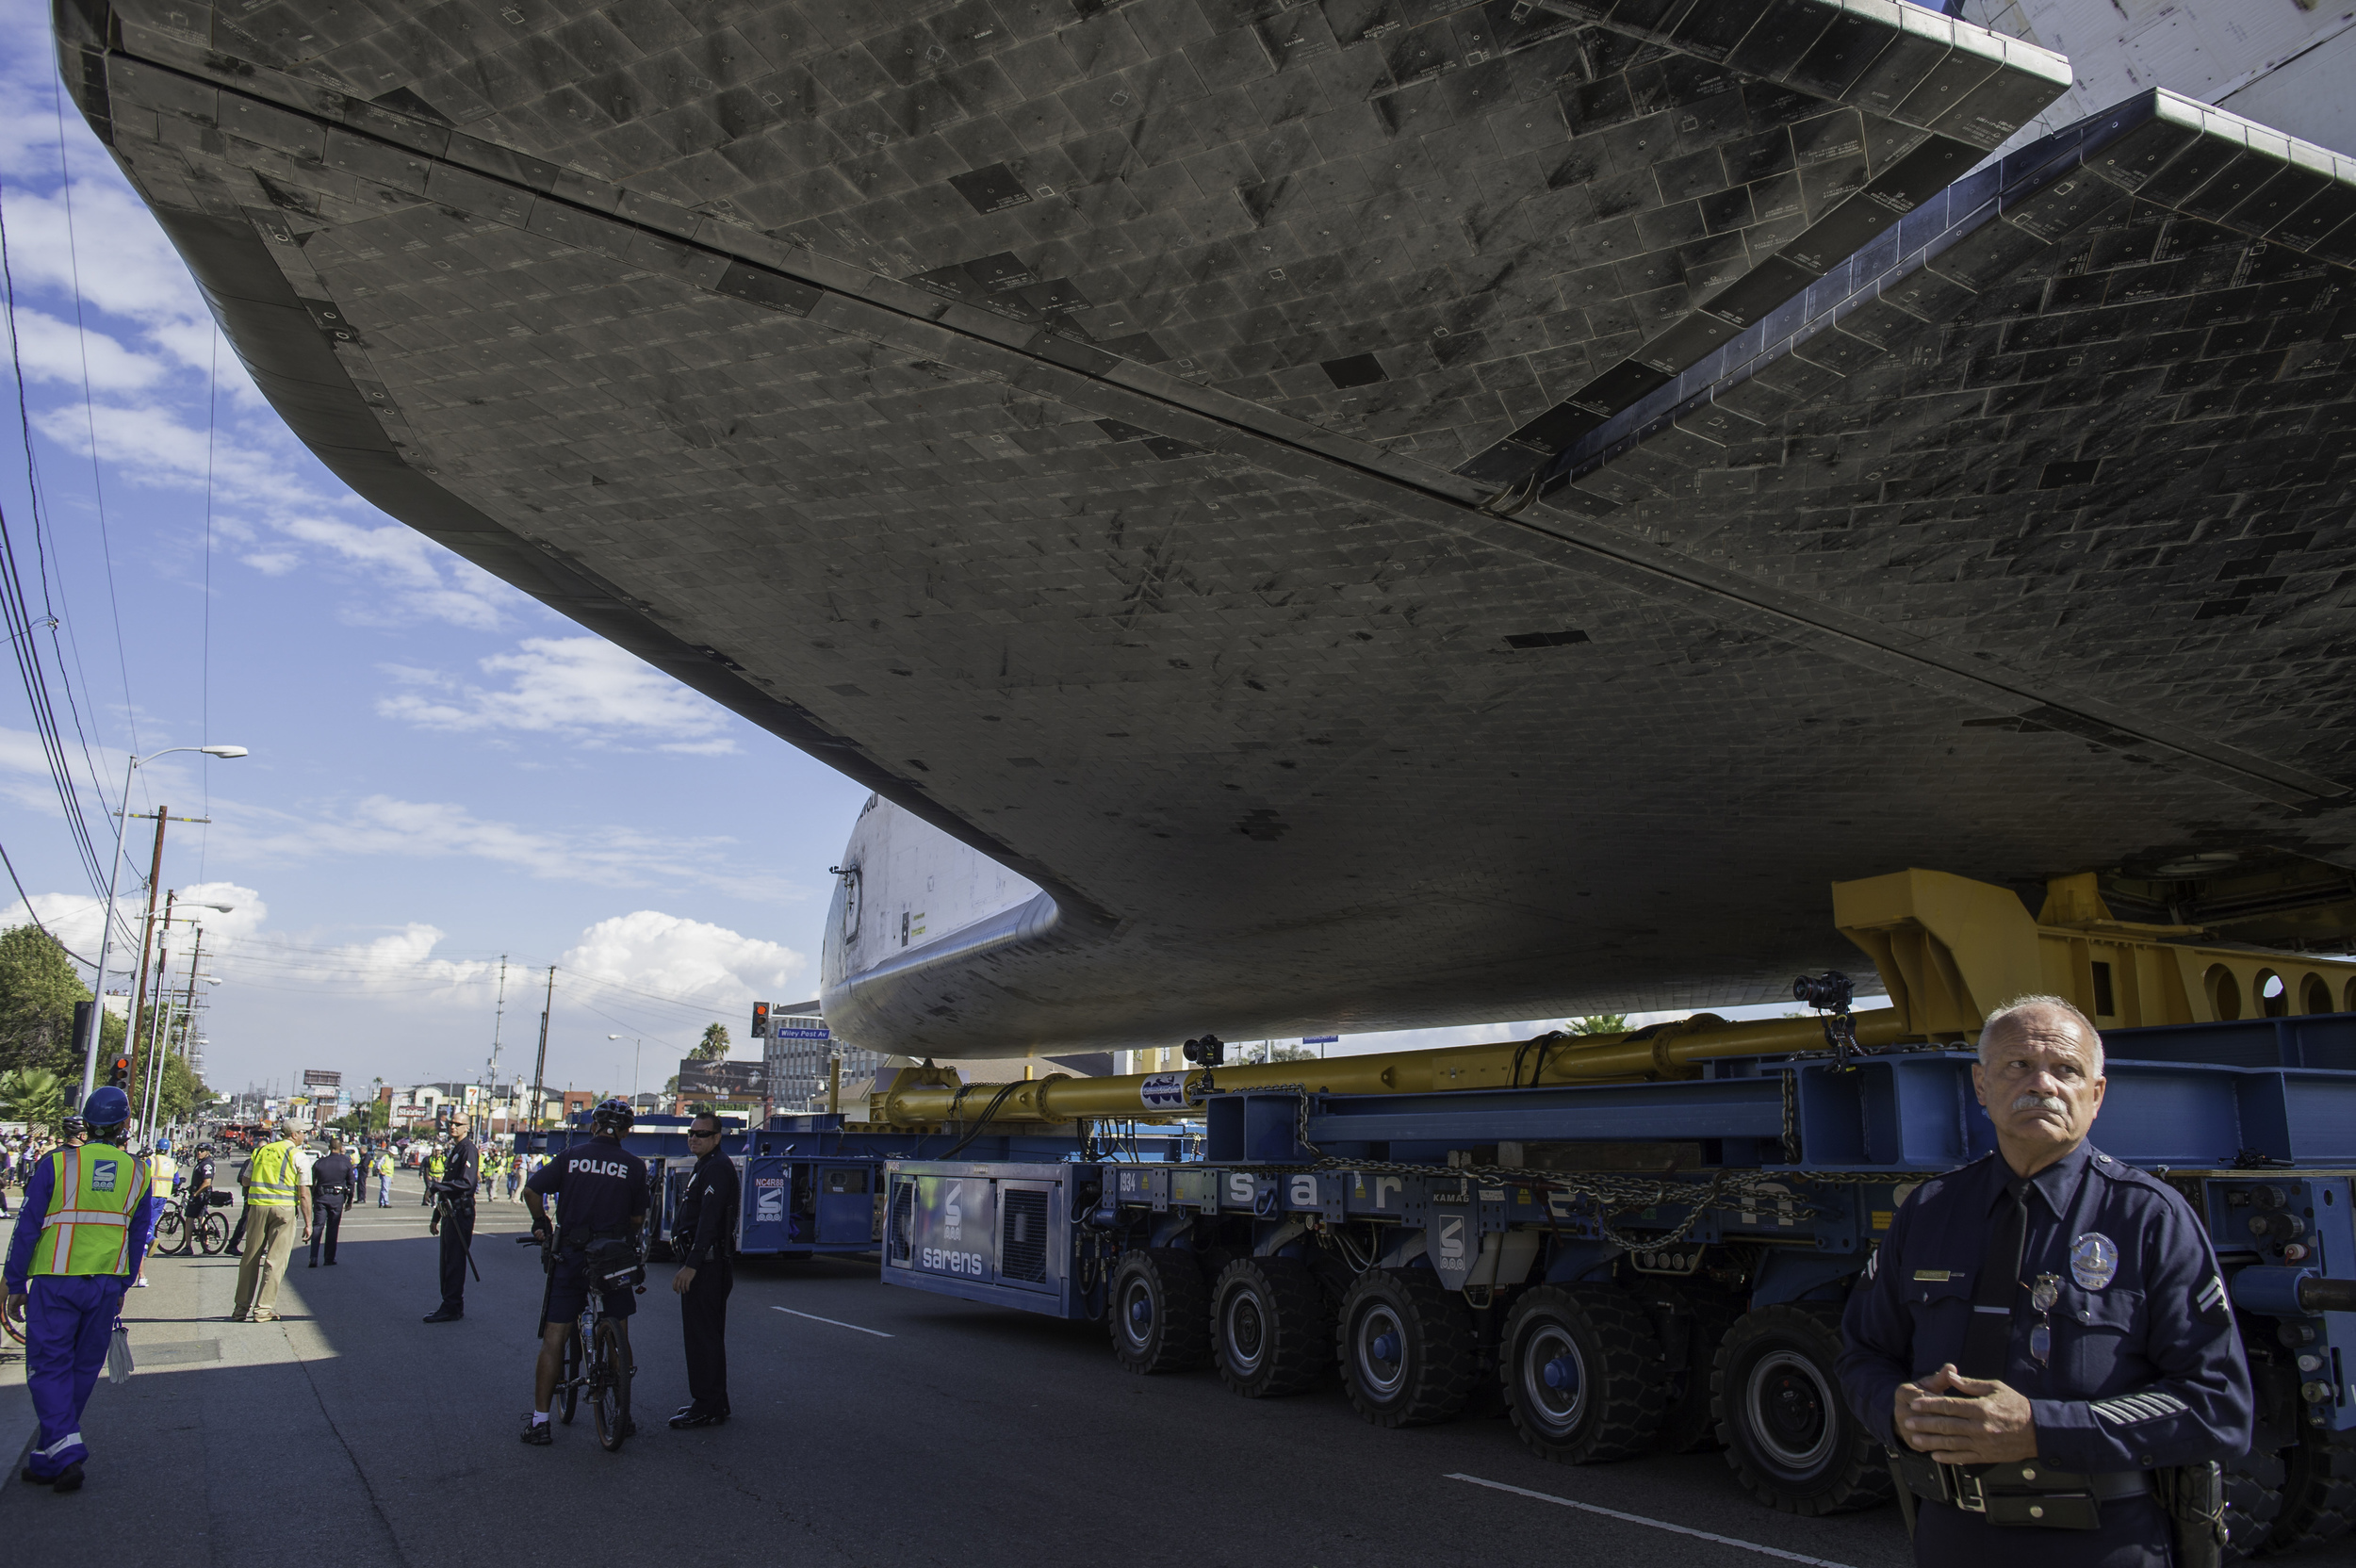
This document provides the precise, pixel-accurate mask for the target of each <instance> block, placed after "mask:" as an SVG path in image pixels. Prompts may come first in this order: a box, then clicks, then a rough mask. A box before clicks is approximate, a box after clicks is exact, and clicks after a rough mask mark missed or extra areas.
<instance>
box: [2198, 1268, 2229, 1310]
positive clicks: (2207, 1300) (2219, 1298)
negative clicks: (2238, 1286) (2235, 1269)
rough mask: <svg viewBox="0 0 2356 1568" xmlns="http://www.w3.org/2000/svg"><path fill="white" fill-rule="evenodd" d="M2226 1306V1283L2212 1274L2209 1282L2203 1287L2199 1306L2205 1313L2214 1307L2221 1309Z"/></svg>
mask: <svg viewBox="0 0 2356 1568" xmlns="http://www.w3.org/2000/svg"><path fill="white" fill-rule="evenodd" d="M2224 1304H2225V1282H2224V1281H2223V1280H2220V1279H2218V1278H2217V1276H2216V1275H2214V1274H2212V1275H2210V1276H2209V1282H2208V1283H2207V1284H2206V1285H2204V1286H2202V1287H2201V1298H2200V1302H2199V1305H2200V1307H2201V1310H2202V1311H2203V1312H2206V1311H2208V1310H2209V1309H2210V1308H2212V1307H2221V1306H2223V1305H2224Z"/></svg>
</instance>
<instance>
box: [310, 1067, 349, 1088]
mask: <svg viewBox="0 0 2356 1568" xmlns="http://www.w3.org/2000/svg"><path fill="white" fill-rule="evenodd" d="M343 1081H344V1075H343V1074H342V1073H340V1072H330V1071H328V1070H325V1069H324V1068H316V1067H314V1068H305V1069H304V1070H303V1087H304V1088H306V1089H311V1088H323V1089H332V1088H335V1086H337V1085H339V1084H341V1083H342V1082H343Z"/></svg>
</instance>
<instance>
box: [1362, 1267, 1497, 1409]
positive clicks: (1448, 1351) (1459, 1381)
mask: <svg viewBox="0 0 2356 1568" xmlns="http://www.w3.org/2000/svg"><path fill="white" fill-rule="evenodd" d="M1334 1343H1335V1349H1336V1353H1337V1356H1338V1359H1339V1360H1340V1362H1341V1371H1342V1388H1343V1391H1344V1392H1345V1393H1347V1394H1348V1395H1349V1396H1350V1403H1351V1404H1352V1405H1354V1406H1356V1407H1357V1410H1358V1413H1359V1414H1361V1415H1363V1416H1365V1417H1366V1419H1367V1420H1369V1421H1371V1422H1373V1423H1374V1424H1375V1425H1376V1426H1378V1427H1420V1426H1426V1425H1429V1424H1430V1423H1432V1422H1434V1421H1446V1420H1448V1419H1449V1418H1450V1417H1451V1416H1454V1415H1456V1414H1457V1413H1460V1412H1461V1411H1463V1410H1464V1406H1465V1404H1466V1402H1467V1401H1469V1400H1470V1399H1471V1398H1472V1396H1473V1390H1474V1387H1475V1386H1476V1384H1477V1383H1478V1382H1479V1380H1480V1372H1479V1369H1478V1367H1479V1360H1480V1357H1479V1354H1478V1349H1477V1348H1476V1346H1475V1345H1474V1342H1473V1321H1472V1313H1471V1312H1470V1310H1469V1309H1467V1308H1466V1307H1465V1305H1464V1298H1463V1297H1461V1296H1458V1295H1456V1294H1455V1293H1454V1292H1452V1291H1448V1290H1443V1289H1442V1288H1441V1287H1440V1282H1439V1281H1438V1280H1437V1279H1436V1278H1434V1277H1433V1276H1432V1273H1431V1272H1430V1271H1429V1270H1425V1269H1389V1268H1369V1269H1367V1270H1366V1272H1365V1273H1364V1274H1361V1275H1359V1276H1358V1278H1357V1279H1356V1280H1354V1281H1352V1282H1350V1291H1349V1293H1348V1294H1347V1295H1345V1296H1344V1297H1343V1298H1342V1307H1341V1312H1340V1314H1339V1320H1338V1323H1337V1325H1336V1328H1335V1331H1334Z"/></svg>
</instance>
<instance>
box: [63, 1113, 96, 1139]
mask: <svg viewBox="0 0 2356 1568" xmlns="http://www.w3.org/2000/svg"><path fill="white" fill-rule="evenodd" d="M57 1135H58V1136H59V1137H61V1138H83V1137H88V1136H90V1123H89V1122H87V1121H84V1120H83V1119H81V1118H80V1117H78V1116H70V1117H67V1118H66V1119H64V1120H63V1121H60V1122H58V1123H57Z"/></svg>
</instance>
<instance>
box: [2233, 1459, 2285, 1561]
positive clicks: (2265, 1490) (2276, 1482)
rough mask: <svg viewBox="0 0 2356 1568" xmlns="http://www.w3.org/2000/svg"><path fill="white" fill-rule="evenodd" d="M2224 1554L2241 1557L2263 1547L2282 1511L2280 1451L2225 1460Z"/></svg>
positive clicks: (2247, 1555)
mask: <svg viewBox="0 0 2356 1568" xmlns="http://www.w3.org/2000/svg"><path fill="white" fill-rule="evenodd" d="M2224 1469H2225V1534H2226V1546H2225V1555H2226V1557H2227V1558H2228V1559H2229V1560H2240V1559H2242V1558H2246V1557H2250V1556H2252V1555H2254V1554H2255V1553H2257V1552H2259V1551H2261V1550H2263V1549H2264V1548H2265V1545H2266V1535H2267V1533H2268V1532H2269V1531H2271V1530H2272V1529H2273V1528H2274V1522H2275V1520H2276V1519H2277V1518H2279V1517H2280V1516H2281V1514H2282V1479H2283V1474H2284V1468H2283V1463H2282V1454H2281V1453H2280V1452H2279V1451H2275V1450H2268V1451H2266V1452H2265V1453H2249V1454H2244V1455H2242V1457H2241V1458H2239V1459H2231V1460H2227V1461H2226V1462H2225V1465H2224Z"/></svg>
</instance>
